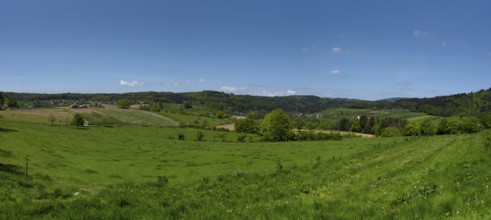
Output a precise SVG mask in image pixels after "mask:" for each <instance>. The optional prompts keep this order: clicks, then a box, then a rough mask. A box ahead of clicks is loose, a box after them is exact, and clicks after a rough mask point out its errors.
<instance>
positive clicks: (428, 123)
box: [420, 118, 438, 136]
mask: <svg viewBox="0 0 491 220" xmlns="http://www.w3.org/2000/svg"><path fill="white" fill-rule="evenodd" d="M420 127H421V135H425V136H431V135H435V134H436V132H437V129H438V127H437V126H436V124H435V123H434V122H433V120H431V119H430V118H427V119H425V120H423V121H422V122H421V126H420Z"/></svg>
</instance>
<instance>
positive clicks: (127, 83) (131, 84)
mask: <svg viewBox="0 0 491 220" xmlns="http://www.w3.org/2000/svg"><path fill="white" fill-rule="evenodd" d="M119 84H120V85H122V86H129V87H135V86H141V85H143V83H141V82H138V81H136V80H131V81H126V80H119Z"/></svg>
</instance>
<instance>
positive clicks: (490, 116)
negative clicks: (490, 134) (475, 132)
mask: <svg viewBox="0 0 491 220" xmlns="http://www.w3.org/2000/svg"><path fill="white" fill-rule="evenodd" d="M479 121H480V122H481V124H482V126H483V127H484V128H491V112H486V113H482V114H481V116H480V117H479Z"/></svg>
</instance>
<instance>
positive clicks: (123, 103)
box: [118, 99, 130, 109]
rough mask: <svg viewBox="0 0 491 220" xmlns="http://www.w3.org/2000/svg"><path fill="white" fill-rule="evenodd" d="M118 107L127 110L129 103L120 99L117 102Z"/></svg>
mask: <svg viewBox="0 0 491 220" xmlns="http://www.w3.org/2000/svg"><path fill="white" fill-rule="evenodd" d="M118 107H119V108H122V109H129V108H130V102H129V101H128V99H120V100H119V101H118Z"/></svg>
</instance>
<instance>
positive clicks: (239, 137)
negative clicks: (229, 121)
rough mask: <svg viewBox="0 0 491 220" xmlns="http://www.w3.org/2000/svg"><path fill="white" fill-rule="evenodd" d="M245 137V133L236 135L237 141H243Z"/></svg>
mask: <svg viewBox="0 0 491 220" xmlns="http://www.w3.org/2000/svg"><path fill="white" fill-rule="evenodd" d="M246 137H247V135H245V134H239V136H237V142H245V139H246Z"/></svg>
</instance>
